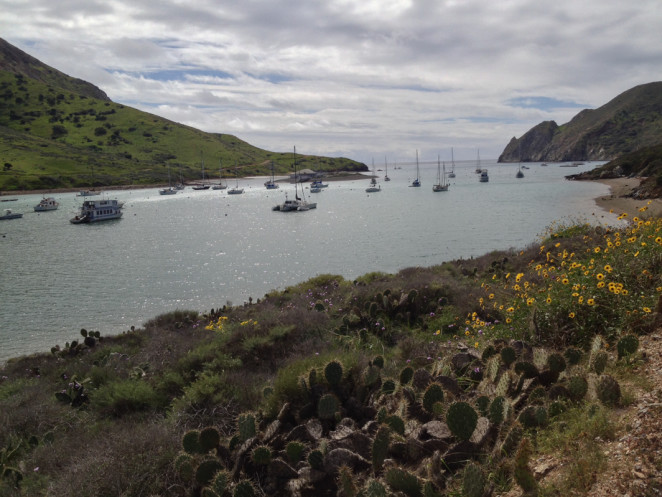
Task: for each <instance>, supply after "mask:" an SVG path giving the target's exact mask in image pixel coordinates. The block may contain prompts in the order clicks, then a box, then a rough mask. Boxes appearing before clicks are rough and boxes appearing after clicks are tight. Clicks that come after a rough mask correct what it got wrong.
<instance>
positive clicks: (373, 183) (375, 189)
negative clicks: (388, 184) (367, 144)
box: [365, 159, 382, 193]
mask: <svg viewBox="0 0 662 497" xmlns="http://www.w3.org/2000/svg"><path fill="white" fill-rule="evenodd" d="M365 191H366V192H368V193H375V192H381V191H382V187H381V186H379V185H378V184H377V177H376V176H375V161H374V159H373V161H372V179H371V180H370V186H369V187H368V188H366V189H365Z"/></svg>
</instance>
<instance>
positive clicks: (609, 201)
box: [595, 178, 662, 217]
mask: <svg viewBox="0 0 662 497" xmlns="http://www.w3.org/2000/svg"><path fill="white" fill-rule="evenodd" d="M597 181H599V182H600V183H603V184H605V185H608V186H609V189H610V193H609V195H605V196H603V197H598V198H596V199H595V203H596V204H597V205H598V207H600V208H601V209H604V210H606V211H612V212H615V213H617V214H622V213H624V212H627V213H628V215H630V216H631V217H632V216H640V217H650V216H652V217H660V216H662V199H659V198H656V199H637V198H633V197H628V196H627V195H630V194H631V193H632V191H633V190H634V189H635V188H636V187H637V186H639V183H640V179H639V178H613V179H601V180H597ZM649 202H650V203H649ZM642 207H648V209H647V210H646V212H645V213H640V212H639V209H641V208H642Z"/></svg>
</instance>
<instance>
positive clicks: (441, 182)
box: [432, 156, 448, 192]
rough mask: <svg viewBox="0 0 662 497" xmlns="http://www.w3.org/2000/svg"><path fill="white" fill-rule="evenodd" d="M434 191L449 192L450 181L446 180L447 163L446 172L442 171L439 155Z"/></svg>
mask: <svg viewBox="0 0 662 497" xmlns="http://www.w3.org/2000/svg"><path fill="white" fill-rule="evenodd" d="M432 191H433V192H447V191H448V182H447V181H446V164H445V163H444V172H443V173H442V172H441V166H440V165H439V156H437V184H435V185H432Z"/></svg>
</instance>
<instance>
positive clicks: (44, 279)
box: [0, 161, 617, 362]
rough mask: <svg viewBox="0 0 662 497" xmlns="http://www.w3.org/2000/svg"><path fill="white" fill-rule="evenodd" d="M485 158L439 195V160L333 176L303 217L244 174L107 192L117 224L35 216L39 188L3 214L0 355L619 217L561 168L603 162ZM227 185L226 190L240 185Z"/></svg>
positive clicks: (66, 215)
mask: <svg viewBox="0 0 662 497" xmlns="http://www.w3.org/2000/svg"><path fill="white" fill-rule="evenodd" d="M599 164H600V163H595V162H594V163H588V164H585V165H580V166H579V167H576V168H564V167H560V166H559V165H556V164H550V165H549V166H546V167H544V166H541V165H540V164H538V163H533V164H528V166H529V167H530V169H527V170H525V171H524V178H521V179H517V178H516V177H515V174H516V172H517V168H518V166H517V165H516V164H515V165H513V164H496V163H495V162H489V161H482V163H481V165H482V167H484V168H486V169H488V171H489V175H490V180H489V182H488V183H480V182H479V180H478V175H477V174H476V173H475V166H476V164H475V163H473V164H472V163H466V164H458V165H457V166H456V168H455V173H456V178H453V179H450V180H449V181H450V183H451V185H450V189H449V191H447V192H437V193H435V192H433V191H432V184H433V183H435V182H436V174H437V166H436V164H422V165H421V167H420V179H421V183H422V186H421V187H420V188H414V187H410V186H409V185H410V184H411V181H413V179H414V178H415V177H416V170H415V167H414V166H412V165H407V166H406V167H401V168H397V169H395V168H393V167H389V169H388V175H389V177H390V178H391V180H392V181H389V182H385V181H383V177H384V172H383V171H378V173H377V174H378V175H379V178H378V181H379V183H380V185H381V188H382V190H381V191H380V192H378V193H366V192H365V188H366V187H367V186H368V183H369V180H368V179H367V177H366V179H358V180H350V181H331V182H329V186H328V187H327V188H324V189H323V190H322V192H320V193H310V192H309V191H308V190H307V189H306V190H305V192H306V197H307V198H308V199H310V200H312V201H316V202H317V208H316V209H314V210H310V211H307V212H290V213H283V212H274V211H272V207H273V206H274V205H276V204H278V203H281V202H282V201H283V200H284V199H285V193H286V192H287V193H288V195H289V197H290V198H293V196H294V186H293V185H292V184H290V183H287V182H283V183H280V189H278V190H266V189H265V187H264V186H263V182H264V180H265V179H264V178H248V179H240V180H239V186H240V187H243V188H244V189H245V193H244V194H243V195H228V194H227V193H226V192H227V191H226V190H218V191H217V190H211V189H210V190H206V191H193V190H192V189H191V188H190V187H188V188H187V189H186V190H184V191H183V192H180V193H178V194H177V195H171V196H161V195H159V193H158V189H154V188H152V189H141V190H123V191H110V192H107V193H105V194H103V195H102V196H101V197H92V198H93V199H99V198H111V199H112V198H117V199H119V200H122V201H124V202H125V205H124V208H123V211H124V215H123V217H122V218H121V219H119V220H114V221H106V222H100V223H93V224H87V225H73V224H70V223H69V219H70V218H71V217H73V216H74V215H75V214H76V213H77V211H78V209H79V208H80V204H81V203H82V200H83V199H82V198H81V197H77V196H76V194H75V193H58V194H53V195H52V196H53V197H55V198H56V199H57V200H58V201H59V202H60V207H59V209H58V210H56V211H51V212H42V213H36V212H34V211H33V206H34V205H36V204H37V203H38V202H39V200H40V199H41V198H42V195H36V194H30V195H16V196H13V197H12V196H11V195H8V196H4V197H2V199H3V200H5V199H8V198H16V199H17V200H16V201H12V202H7V203H0V208H2V209H5V208H11V209H12V210H13V211H14V212H22V213H24V215H23V218H21V219H15V220H9V221H0V260H1V261H2V268H1V270H0V362H3V361H6V360H7V359H8V358H10V357H15V356H18V355H24V354H30V353H34V352H44V351H48V350H49V349H50V347H51V346H53V345H55V344H60V345H64V342H66V341H71V340H74V339H78V338H80V334H79V331H80V329H81V328H86V329H88V330H99V331H100V332H101V334H102V335H103V336H107V335H112V334H117V333H121V332H122V331H125V330H127V329H129V328H130V327H131V326H132V325H133V326H136V327H139V326H141V325H142V324H143V323H145V322H146V321H147V320H149V319H151V318H154V317H156V316H158V315H160V314H163V313H166V312H170V311H173V310H178V309H179V310H182V309H187V310H189V309H190V310H197V311H208V310H210V309H211V308H218V307H221V306H223V305H224V304H234V305H237V304H242V303H244V302H246V301H248V299H249V297H252V298H253V300H256V299H257V298H260V297H262V296H263V295H264V294H265V293H268V292H269V291H271V290H282V289H284V288H286V287H288V286H291V285H294V284H298V283H300V282H303V281H305V280H307V279H309V278H311V277H313V276H316V275H319V274H338V275H341V276H343V277H345V278H347V279H354V278H356V277H358V276H360V275H363V274H366V273H369V272H373V271H382V272H386V273H394V272H397V271H398V270H400V269H403V268H406V267H411V266H424V267H427V266H432V265H436V264H440V263H443V262H445V261H449V260H454V259H459V258H465V259H468V258H471V257H475V256H480V255H483V254H485V253H487V252H490V251H492V250H499V249H508V248H524V247H525V246H527V245H529V244H531V243H535V242H536V241H537V239H538V237H539V236H540V235H542V234H543V232H544V230H545V228H546V227H547V226H549V225H550V224H552V223H554V222H573V221H586V222H589V223H592V224H616V223H617V220H616V217H615V215H612V214H609V213H607V212H604V211H602V210H600V209H599V208H598V207H597V206H596V204H595V202H594V199H595V198H596V197H599V196H601V195H604V194H606V193H607V192H608V188H607V186H605V185H603V184H601V183H597V182H590V181H568V180H566V179H564V176H565V175H567V174H571V173H577V172H581V171H585V170H588V169H591V168H593V167H596V166H597V165H599ZM233 183H234V182H233V181H230V186H233Z"/></svg>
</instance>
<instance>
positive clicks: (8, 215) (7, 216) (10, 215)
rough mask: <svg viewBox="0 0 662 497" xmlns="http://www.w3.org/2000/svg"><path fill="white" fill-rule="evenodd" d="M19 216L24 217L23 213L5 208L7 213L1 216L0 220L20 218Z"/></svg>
mask: <svg viewBox="0 0 662 497" xmlns="http://www.w3.org/2000/svg"><path fill="white" fill-rule="evenodd" d="M19 217H23V214H20V213H18V212H12V210H11V209H5V213H4V214H3V215H2V216H0V221H4V220H6V219H18V218H19Z"/></svg>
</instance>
